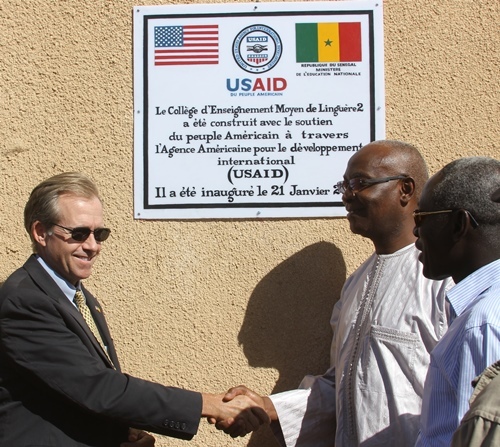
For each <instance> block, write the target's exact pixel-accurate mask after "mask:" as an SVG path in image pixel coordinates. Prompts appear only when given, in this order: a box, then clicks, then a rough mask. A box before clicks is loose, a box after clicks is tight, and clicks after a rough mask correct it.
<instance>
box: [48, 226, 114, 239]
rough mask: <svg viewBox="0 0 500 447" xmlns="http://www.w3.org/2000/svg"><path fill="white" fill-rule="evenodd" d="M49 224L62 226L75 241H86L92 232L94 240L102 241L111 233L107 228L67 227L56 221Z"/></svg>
mask: <svg viewBox="0 0 500 447" xmlns="http://www.w3.org/2000/svg"><path fill="white" fill-rule="evenodd" d="M50 225H54V226H56V227H59V228H62V229H63V230H66V231H67V232H69V233H71V238H72V239H74V240H75V241H77V242H84V241H86V240H87V239H88V237H89V236H90V234H91V233H93V234H94V239H95V240H96V242H104V241H105V240H106V239H107V238H108V237H109V235H110V234H111V230H110V229H109V228H96V229H95V230H91V229H90V228H89V227H76V228H67V227H63V226H62V225H59V224H56V223H51V224H50Z"/></svg>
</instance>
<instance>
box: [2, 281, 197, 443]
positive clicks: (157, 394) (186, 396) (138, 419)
mask: <svg viewBox="0 0 500 447" xmlns="http://www.w3.org/2000/svg"><path fill="white" fill-rule="evenodd" d="M6 293H7V296H4V299H3V301H2V307H1V309H0V338H1V344H2V348H3V350H4V353H5V355H6V356H7V359H8V360H9V361H11V362H12V363H13V366H14V368H16V369H18V370H19V372H20V373H21V374H26V375H27V376H28V377H30V379H31V380H33V381H38V382H39V383H40V386H44V387H47V388H49V389H50V390H51V392H54V393H57V394H58V395H59V397H62V398H63V399H64V400H65V401H67V402H68V405H76V406H78V407H80V408H83V409H84V410H85V411H88V412H90V413H94V414H96V415H99V416H102V417H104V418H110V419H113V420H115V421H120V422H122V423H124V424H127V425H129V426H132V427H137V428H142V429H145V430H149V431H153V432H156V433H160V434H165V435H168V436H173V437H177V438H181V439H191V438H192V437H193V436H194V434H195V433H196V432H197V430H198V425H199V422H200V417H201V407H202V400H201V394H200V393H196V392H192V391H188V390H182V389H179V388H174V387H166V386H163V385H160V384H157V383H153V382H149V381H145V380H141V379H138V378H135V377H131V376H128V375H126V374H122V373H120V372H118V371H115V370H113V369H111V368H108V367H106V365H105V364H104V363H103V362H102V360H101V359H99V358H97V357H95V356H94V355H92V354H91V352H89V349H88V348H87V347H86V346H85V344H84V343H83V341H82V337H83V335H82V334H81V333H79V331H80V332H81V328H80V327H79V326H78V325H77V324H76V322H75V321H74V319H73V318H72V317H71V315H69V314H67V313H65V312H64V309H62V308H61V305H60V304H59V303H57V302H56V301H55V300H51V299H48V297H47V296H46V295H45V294H44V293H43V292H41V291H39V290H27V289H26V288H25V289H24V290H23V289H19V288H18V289H17V290H16V291H15V292H14V293H11V294H8V292H6Z"/></svg>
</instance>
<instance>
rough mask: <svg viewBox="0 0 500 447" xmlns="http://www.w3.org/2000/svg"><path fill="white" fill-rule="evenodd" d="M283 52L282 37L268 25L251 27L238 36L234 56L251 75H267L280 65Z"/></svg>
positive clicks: (234, 44) (235, 41)
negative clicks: (266, 73)
mask: <svg viewBox="0 0 500 447" xmlns="http://www.w3.org/2000/svg"><path fill="white" fill-rule="evenodd" d="M282 52H283V45H282V44H281V39H280V36H278V34H277V33H276V31H274V30H273V29H272V28H269V27H268V26H266V25H252V26H249V27H247V28H245V29H243V30H242V31H240V33H239V34H238V35H237V36H236V38H235V39H234V42H233V56H234V60H235V61H236V63H237V64H238V65H239V66H240V67H241V68H242V69H243V70H245V71H248V72H249V73H265V72H266V71H269V70H271V69H272V68H274V66H275V65H276V64H277V63H278V61H279V60H280V57H281V53H282Z"/></svg>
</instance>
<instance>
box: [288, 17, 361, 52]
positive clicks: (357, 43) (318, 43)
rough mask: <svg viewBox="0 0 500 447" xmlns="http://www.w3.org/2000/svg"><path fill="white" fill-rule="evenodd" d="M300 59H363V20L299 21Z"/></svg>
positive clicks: (297, 42)
mask: <svg viewBox="0 0 500 447" xmlns="http://www.w3.org/2000/svg"><path fill="white" fill-rule="evenodd" d="M295 46H296V54H297V62H360V61H361V23H359V22H347V23H296V24H295Z"/></svg>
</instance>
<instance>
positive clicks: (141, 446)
mask: <svg viewBox="0 0 500 447" xmlns="http://www.w3.org/2000/svg"><path fill="white" fill-rule="evenodd" d="M128 441H129V442H122V443H121V444H120V447H154V445H155V438H154V437H153V436H152V435H150V434H149V433H147V432H145V431H143V430H137V429H136V428H129V431H128Z"/></svg>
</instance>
